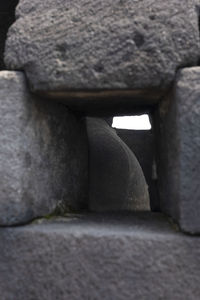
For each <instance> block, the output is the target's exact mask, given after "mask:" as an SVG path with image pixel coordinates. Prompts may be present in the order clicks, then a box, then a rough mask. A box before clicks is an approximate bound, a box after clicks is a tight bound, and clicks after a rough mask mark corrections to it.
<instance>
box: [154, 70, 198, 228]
mask: <svg viewBox="0 0 200 300" xmlns="http://www.w3.org/2000/svg"><path fill="white" fill-rule="evenodd" d="M199 78H200V68H199V67H197V68H186V69H183V70H181V71H179V72H178V74H177V78H176V82H175V85H174V89H173V91H172V93H171V94H170V96H169V98H168V99H166V101H165V102H163V103H162V105H161V107H160V110H159V117H158V122H159V124H160V125H159V128H160V137H159V140H158V142H159V160H158V179H159V182H158V187H159V189H160V199H161V208H162V210H163V211H164V212H166V213H167V214H169V215H170V216H172V217H173V219H174V220H175V221H177V222H178V223H179V225H180V227H181V229H182V230H184V231H186V232H190V233H200V201H199V200H200V188H199V183H200V182H199V179H200V155H199V154H200V85H199Z"/></svg>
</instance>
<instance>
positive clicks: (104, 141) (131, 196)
mask: <svg viewBox="0 0 200 300" xmlns="http://www.w3.org/2000/svg"><path fill="white" fill-rule="evenodd" d="M87 132H88V142H89V208H90V209H91V210H92V211H120V210H127V211H131V210H135V211H136V210H149V209H150V207H149V193H148V186H147V184H146V181H145V178H144V175H143V172H142V169H141V167H140V165H139V163H138V161H137V159H136V157H135V155H134V154H133V152H132V151H131V150H130V149H129V148H128V146H127V145H126V144H125V143H124V142H123V141H122V140H121V139H120V138H119V136H118V135H117V134H116V132H115V130H114V129H113V128H111V127H110V126H109V125H108V123H107V122H106V121H105V120H103V119H98V118H87Z"/></svg>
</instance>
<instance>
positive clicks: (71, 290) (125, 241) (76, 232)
mask: <svg viewBox="0 0 200 300" xmlns="http://www.w3.org/2000/svg"><path fill="white" fill-rule="evenodd" d="M149 214H150V215H149V217H148V215H144V214H141V215H139V216H137V215H130V216H127V215H125V216H124V217H117V216H115V217H114V216H113V217H112V218H111V217H110V216H108V217H106V216H104V215H103V216H98V217H96V219H95V217H87V218H86V217H82V218H79V217H76V218H71V219H70V218H68V219H66V220H59V219H58V220H55V221H48V222H46V223H42V224H35V225H28V226H23V227H15V228H1V229H0V245H1V247H0V274H1V280H0V293H1V299H2V300H13V299H15V300H36V299H42V300H43V299H48V300H55V299H58V300H66V299H70V300H73V299H76V300H80V299H92V300H96V299H97V300H98V299H99V300H101V299H105V300H111V299H116V300H125V299H133V300H138V299H155V300H159V299H166V300H171V299H173V300H183V299H191V300H199V295H200V286H199V278H200V267H199V266H200V237H195V238H194V237H189V236H186V235H184V234H181V233H179V232H176V231H174V230H173V228H172V227H171V226H170V225H169V224H168V223H167V222H166V220H165V219H164V218H163V217H162V216H161V215H160V214H156V213H154V214H151V213H149Z"/></svg>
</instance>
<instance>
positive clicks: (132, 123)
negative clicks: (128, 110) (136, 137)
mask: <svg viewBox="0 0 200 300" xmlns="http://www.w3.org/2000/svg"><path fill="white" fill-rule="evenodd" d="M112 127H113V128H116V129H128V130H150V129H151V128H152V126H151V123H150V120H149V116H148V114H144V115H139V116H137V115H134V116H120V117H114V118H113V123H112Z"/></svg>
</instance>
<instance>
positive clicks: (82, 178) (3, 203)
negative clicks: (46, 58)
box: [0, 71, 88, 225]
mask: <svg viewBox="0 0 200 300" xmlns="http://www.w3.org/2000/svg"><path fill="white" fill-rule="evenodd" d="M0 101H1V110H0V131H1V135H0V166H1V168H0V178H1V180H0V225H12V224H18V223H24V222H27V221H30V220H31V219H33V218H35V217H38V216H43V215H46V214H50V213H52V212H53V211H54V210H55V208H57V207H59V208H61V209H62V210H65V209H69V208H73V209H78V208H81V207H82V206H84V205H85V200H86V198H87V182H88V180H87V172H88V158H87V153H88V148H87V136H86V129H85V126H84V123H83V122H82V121H81V120H80V119H79V118H77V117H76V116H74V115H73V114H72V113H69V111H68V109H67V108H66V107H65V106H63V105H61V104H59V103H54V102H51V101H49V100H48V101H46V100H44V99H39V98H36V97H34V96H33V95H31V94H30V93H29V92H28V90H27V88H26V81H25V78H24V75H23V73H21V72H8V71H2V72H0Z"/></svg>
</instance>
